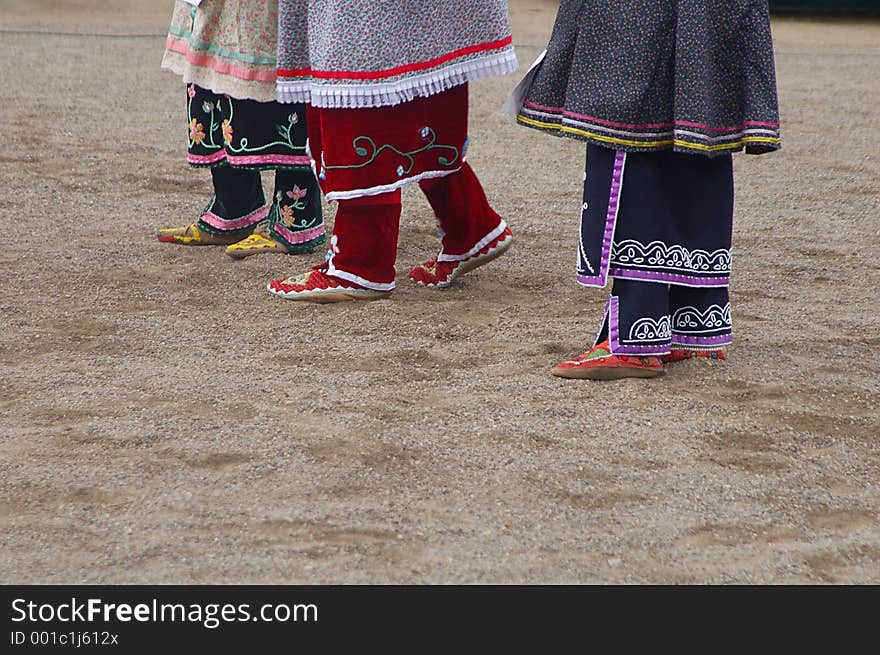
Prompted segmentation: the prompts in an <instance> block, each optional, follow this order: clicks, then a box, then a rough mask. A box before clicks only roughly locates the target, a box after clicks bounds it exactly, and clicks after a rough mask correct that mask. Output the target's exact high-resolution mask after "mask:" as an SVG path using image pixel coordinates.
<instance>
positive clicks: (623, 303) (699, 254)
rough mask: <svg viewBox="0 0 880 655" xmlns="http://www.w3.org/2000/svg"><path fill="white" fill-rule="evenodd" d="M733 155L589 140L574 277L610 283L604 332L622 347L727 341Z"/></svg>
mask: <svg viewBox="0 0 880 655" xmlns="http://www.w3.org/2000/svg"><path fill="white" fill-rule="evenodd" d="M732 230H733V160H732V158H731V156H730V155H721V156H718V157H713V158H709V157H704V156H701V155H691V154H682V153H677V152H673V151H671V150H664V151H660V152H634V153H628V152H623V151H615V150H610V149H607V148H601V147H598V146H594V145H592V144H591V145H588V146H587V167H586V174H585V179H584V202H583V208H582V211H581V229H580V243H579V248H578V280H579V282H580V283H581V284H584V285H586V286H596V287H604V286H605V285H606V283H607V282H608V279H609V278H611V279H613V280H614V287H613V289H612V292H611V297H610V298H609V301H608V308H607V310H606V319H605V322H604V324H603V329H602V330H601V332H600V335H599V336H600V340H601V339H604V338H605V336H608V337H609V339H610V345H611V351H612V352H614V353H620V354H632V355H638V354H645V355H649V354H665V353H668V352H669V351H670V349H671V348H689V349H700V348H706V349H709V348H718V347H720V346H724V345H727V344H729V343H730V341H731V320H730V299H729V295H728V285H729V282H730V265H731V254H730V253H731V250H730V243H731V233H732Z"/></svg>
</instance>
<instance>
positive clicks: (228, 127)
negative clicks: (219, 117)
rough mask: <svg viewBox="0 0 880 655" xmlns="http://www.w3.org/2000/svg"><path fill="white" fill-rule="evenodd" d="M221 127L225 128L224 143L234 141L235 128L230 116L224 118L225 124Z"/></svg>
mask: <svg viewBox="0 0 880 655" xmlns="http://www.w3.org/2000/svg"><path fill="white" fill-rule="evenodd" d="M221 129H222V130H223V143H225V144H226V145H229V144H230V143H232V134H233V129H232V123H230V122H229V119H228V118H224V119H223V125H222V126H221Z"/></svg>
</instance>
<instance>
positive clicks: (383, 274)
mask: <svg viewBox="0 0 880 655" xmlns="http://www.w3.org/2000/svg"><path fill="white" fill-rule="evenodd" d="M467 101H468V99H467V86H466V85H462V86H458V87H455V88H453V89H451V90H449V91H446V92H445V93H440V94H437V95H434V96H431V97H430V98H418V99H416V100H413V101H412V102H408V103H404V104H402V105H397V106H394V107H379V108H373V109H321V108H311V113H310V115H309V120H308V123H309V143H310V150H311V153H312V157H313V158H314V160H315V167H316V170H317V172H318V179H319V182H320V183H321V187H322V189H323V190H324V193H325V195H326V197H327V199H328V200H337V201H338V202H339V209H338V210H337V213H336V220H335V223H334V228H333V238H332V240H331V257H330V260H329V270H328V274H330V275H334V276H336V277H339V278H341V279H345V280H347V281H349V282H354V283H355V284H358V285H361V286H363V287H366V288H368V289H375V290H380V291H387V290H390V289H393V288H394V275H395V272H394V263H395V260H396V257H397V238H398V231H399V222H400V213H401V201H400V188H401V187H402V186H404V185H405V184H408V183H412V182H418V183H419V186H420V187H421V189H422V191H423V192H424V193H425V195H426V196H427V198H428V201H429V202H430V204H431V207H432V208H433V210H434V213H435V215H436V217H437V222H438V224H439V225H440V229H441V230H442V232H443V238H442V250H441V252H440V255H439V256H438V259H440V260H444V259H445V260H450V261H451V260H457V259H465V258H467V257H468V256H470V255H471V254H474V253H475V252H476V251H478V250H479V249H480V248H481V247H483V245H485V244H482V245H481V241H484V240H485V239H486V238H487V236H489V235H490V233H493V232H494V231H496V230H497V228H498V227H499V225H502V224H503V221H502V219H501V217H500V216H499V215H498V214H497V213H495V211H494V210H493V209H492V207H490V206H489V202H488V200H487V199H486V194H485V192H484V191H483V187H482V186H481V185H480V181H479V180H478V179H477V176H476V175H475V174H474V171H473V170H472V169H471V167H470V166H469V165H468V164H467V163H466V162H465V161H464V157H465V151H466V147H467Z"/></svg>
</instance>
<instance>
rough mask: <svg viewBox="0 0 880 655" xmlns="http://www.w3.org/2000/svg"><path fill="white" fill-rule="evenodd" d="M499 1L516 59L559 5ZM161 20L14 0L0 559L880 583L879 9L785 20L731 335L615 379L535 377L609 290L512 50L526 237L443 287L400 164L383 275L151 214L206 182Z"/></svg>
mask: <svg viewBox="0 0 880 655" xmlns="http://www.w3.org/2000/svg"><path fill="white" fill-rule="evenodd" d="M511 5H512V11H513V17H514V24H515V26H516V38H517V43H518V46H519V54H520V59H521V62H522V63H523V65H524V66H527V65H528V64H529V63H530V62H531V60H532V59H533V58H534V57H535V56H536V55H537V54H538V52H539V51H540V50H541V49H542V48H543V46H544V44H545V43H546V40H547V38H548V35H549V32H550V28H551V26H552V21H553V15H554V12H555V6H556V3H554V2H540V1H537V0H518V1H515V2H512V3H511ZM169 17H170V3H169V2H149V3H147V2H142V1H136V0H114V2H112V3H108V2H106V1H104V0H76V1H74V0H66V1H63V2H62V1H61V0H57V1H54V2H50V1H48V0H46V1H43V2H39V3H36V2H32V1H29V0H0V56H2V64H0V82H2V83H0V125H2V132H3V148H2V151H0V219H2V228H3V233H4V235H5V237H6V238H5V243H6V246H5V247H4V248H3V249H2V251H0V361H2V377H0V581H2V582H7V583H50V582H67V583H86V582H89V583H99V582H104V583H133V582H144V583H188V582H199V583H202V582H204V583H208V582H211V583H365V582H378V583H402V582H412V583H447V582H504V583H519V582H536V583H537V582H552V583H556V582H574V583H816V582H819V583H880V514H878V509H880V416H878V405H880V358H878V354H877V353H878V351H880V318H878V309H880V294H878V289H880V265H878V262H880V220H878V219H880V173H878V170H880V151H878V149H877V143H878V141H880V104H878V103H877V101H876V100H877V98H878V96H880V80H878V77H877V74H876V72H877V67H878V65H880V23H877V22H865V23H855V22H845V21H835V22H829V23H822V22H810V21H801V20H792V19H787V20H782V21H777V22H776V24H775V37H776V44H777V57H778V65H779V83H780V91H781V98H782V110H783V119H784V125H783V129H784V150H783V151H782V152H780V153H778V154H774V155H770V156H765V157H749V158H746V157H744V156H740V157H737V158H736V172H737V184H738V189H737V194H738V195H737V201H738V204H737V211H736V228H735V236H734V248H735V251H736V257H735V268H734V278H733V287H732V293H733V302H734V316H735V330H736V343H735V346H734V348H733V350H732V357H731V359H730V360H729V361H728V362H726V363H720V364H710V363H708V362H688V363H683V364H680V365H677V366H675V367H674V368H670V371H669V374H668V376H667V377H666V378H664V379H660V380H655V381H622V382H617V383H605V384H602V383H590V382H575V381H563V380H559V379H556V378H553V377H551V376H550V375H549V369H550V368H551V367H552V366H553V365H554V364H555V363H556V362H558V361H559V360H560V359H562V358H564V357H566V356H569V355H573V354H576V353H578V352H580V351H581V350H582V349H583V348H584V346H585V345H586V344H587V342H588V341H589V340H590V339H591V338H592V336H593V333H594V330H595V328H596V327H597V324H598V321H599V318H600V313H601V310H602V306H603V304H604V293H603V292H601V291H598V290H588V289H583V288H580V287H578V285H577V284H576V282H575V279H574V270H573V269H574V259H575V250H574V248H575V238H576V228H577V226H576V219H577V216H578V209H579V206H580V186H581V182H580V180H581V175H582V165H583V146H582V145H581V144H579V143H576V142H573V141H567V140H563V139H555V138H552V137H548V136H545V135H542V134H539V133H537V132H534V131H531V130H527V129H523V128H521V127H517V126H516V125H514V124H513V123H512V122H511V121H510V120H509V119H507V118H505V117H504V116H501V115H500V114H499V111H498V108H499V106H500V105H501V104H502V102H503V100H504V98H505V96H506V94H507V92H508V90H509V89H510V88H511V87H512V86H513V84H514V83H515V82H516V80H517V77H516V76H515V75H511V76H509V77H507V78H503V79H497V80H492V81H488V82H484V83H479V84H475V85H474V86H473V89H472V101H473V110H472V146H471V150H470V158H471V162H472V163H473V165H474V167H475V169H476V170H477V172H478V173H479V174H480V176H481V178H482V180H483V182H484V184H485V186H486V189H487V192H488V195H489V197H490V199H491V200H492V202H493V203H494V205H495V207H496V208H497V209H498V210H499V211H500V212H501V213H502V214H503V215H504V216H505V217H506V218H507V219H508V221H509V223H510V224H511V226H512V228H513V230H514V233H515V237H516V239H517V241H516V243H515V245H514V248H513V249H512V250H511V252H510V253H509V254H508V255H506V256H505V257H503V258H501V259H499V260H498V261H497V262H496V263H494V264H493V265H491V266H489V267H486V268H483V269H480V270H479V271H478V272H475V273H473V274H472V275H469V276H467V277H466V278H464V279H463V280H462V281H461V283H460V284H459V285H458V286H457V287H456V288H454V289H452V290H449V291H446V292H439V293H438V292H431V291H427V290H423V289H419V288H415V287H413V286H412V285H410V284H408V283H407V282H406V280H405V278H404V272H405V271H406V270H407V268H408V267H409V266H411V265H413V264H415V263H417V262H419V261H421V260H423V259H425V258H427V257H429V256H430V255H432V253H433V251H434V249H435V247H436V243H435V235H434V229H433V219H432V216H431V213H430V209H429V207H428V205H427V203H426V202H425V200H424V199H423V198H421V197H420V196H419V195H418V193H416V192H415V191H412V190H410V191H408V192H407V193H406V194H405V201H404V202H405V205H404V208H405V211H404V218H403V224H402V233H401V243H400V252H399V259H398V282H399V283H400V287H399V290H398V291H397V292H396V293H395V294H394V296H393V298H391V299H390V300H384V301H380V302H375V303H371V304H366V305H362V304H352V303H344V304H341V305H337V306H313V305H308V304H302V305H301V304H294V303H291V302H289V301H284V300H281V299H278V298H275V297H272V296H270V295H268V294H267V293H265V291H264V290H263V289H264V286H265V284H266V282H267V281H268V280H269V279H272V278H274V277H279V276H281V275H285V274H290V273H294V272H298V271H302V270H304V269H305V268H306V267H307V266H309V265H310V264H312V263H314V262H315V261H316V260H318V259H319V258H320V256H321V255H320V254H316V255H312V256H297V257H292V256H281V255H263V256H258V257H253V258H251V259H248V260H245V261H242V262H234V261H232V260H230V259H229V258H228V257H226V256H225V255H224V254H223V252H222V250H218V249H213V248H201V249H185V248H180V247H173V246H168V245H165V244H160V243H158V242H157V241H156V240H155V239H154V238H153V230H154V229H155V228H156V227H157V226H163V225H169V224H182V223H184V222H187V221H189V220H191V219H193V218H194V217H195V216H196V213H197V212H198V211H199V210H200V209H201V208H202V206H203V205H204V203H205V202H206V200H207V198H208V195H209V193H210V186H209V178H208V176H207V175H206V174H205V173H204V172H199V171H190V170H188V169H187V168H186V166H185V164H184V148H185V143H184V138H183V137H184V134H185V132H184V127H183V125H182V107H183V93H182V86H181V83H180V80H179V79H177V78H175V77H174V76H173V75H171V74H170V73H167V72H164V71H160V70H159V61H160V59H161V55H162V49H163V42H164V39H163V37H162V34H163V32H164V29H165V27H166V22H167V20H168V18H169ZM63 33H67V34H63ZM70 33H78V34H79V35H78V36H77V35H71V34H70ZM95 34H103V35H104V36H94V35H95ZM114 35H115V36H114ZM120 35H126V36H120ZM265 182H266V185H267V186H268V185H269V184H270V183H271V178H270V177H267V178H266V180H265ZM270 188H271V187H270ZM327 215H328V216H330V217H332V213H331V212H330V211H329V210H328V214H327Z"/></svg>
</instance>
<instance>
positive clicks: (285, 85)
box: [277, 48, 518, 109]
mask: <svg viewBox="0 0 880 655" xmlns="http://www.w3.org/2000/svg"><path fill="white" fill-rule="evenodd" d="M517 67H518V64H517V61H516V53H515V52H514V51H513V48H510V49H508V50H504V51H502V52H498V53H496V54H493V55H489V56H487V57H480V58H478V59H470V60H467V61H461V62H458V63H455V64H451V65H449V66H446V67H444V68H441V69H439V70H435V71H431V72H430V73H424V74H422V75H415V76H411V77H406V78H403V79H401V80H398V81H396V82H377V83H369V82H364V83H362V84H334V83H332V82H315V81H314V80H296V81H286V80H283V79H279V80H278V83H277V86H278V101H279V102H284V103H295V102H305V103H311V104H312V105H314V106H315V107H323V108H326V109H361V108H365V107H391V106H394V105H399V104H401V103H404V102H410V101H411V100H414V99H415V98H417V97H423V98H427V97H428V96H432V95H436V94H438V93H442V92H443V91H448V90H449V89H451V88H453V87H456V86H459V85H460V84H465V83H467V82H472V81H474V80H479V79H482V78H485V77H498V76H501V75H507V74H508V73H513V72H514V71H516V69H517Z"/></svg>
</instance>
